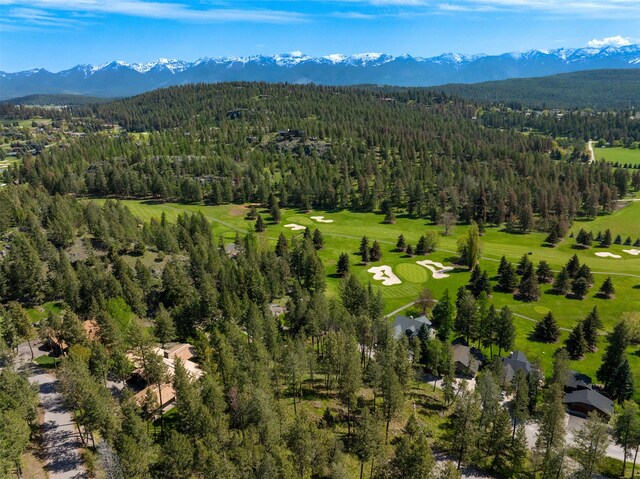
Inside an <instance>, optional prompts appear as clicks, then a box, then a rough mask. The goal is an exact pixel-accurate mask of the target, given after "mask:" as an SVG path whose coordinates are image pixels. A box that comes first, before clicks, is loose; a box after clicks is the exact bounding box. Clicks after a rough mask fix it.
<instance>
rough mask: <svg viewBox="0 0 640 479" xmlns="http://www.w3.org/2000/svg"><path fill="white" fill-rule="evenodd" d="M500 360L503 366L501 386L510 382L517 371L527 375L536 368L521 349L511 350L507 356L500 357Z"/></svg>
mask: <svg viewBox="0 0 640 479" xmlns="http://www.w3.org/2000/svg"><path fill="white" fill-rule="evenodd" d="M501 361H502V365H503V366H504V377H503V381H502V384H503V386H504V385H507V384H510V383H511V381H512V380H513V377H514V376H515V375H516V373H517V372H518V371H522V372H523V373H524V374H525V376H528V375H529V374H531V373H532V372H533V371H534V370H535V368H536V367H535V366H534V365H533V364H531V363H530V362H529V360H528V359H527V356H526V355H525V354H524V353H523V352H522V351H513V352H512V353H511V354H510V355H509V357H508V358H502V359H501Z"/></svg>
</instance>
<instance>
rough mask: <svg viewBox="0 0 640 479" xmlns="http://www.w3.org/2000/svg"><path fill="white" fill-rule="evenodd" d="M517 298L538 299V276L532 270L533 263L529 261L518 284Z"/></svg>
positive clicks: (525, 299)
mask: <svg viewBox="0 0 640 479" xmlns="http://www.w3.org/2000/svg"><path fill="white" fill-rule="evenodd" d="M518 298H519V299H521V300H523V301H527V302H530V301H538V299H540V287H539V286H538V278H537V277H536V275H535V273H534V271H533V263H531V262H529V263H528V264H527V266H526V269H525V271H524V273H523V275H522V279H521V280H520V285H519V286H518Z"/></svg>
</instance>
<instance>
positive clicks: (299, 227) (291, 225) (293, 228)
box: [284, 223, 307, 231]
mask: <svg viewBox="0 0 640 479" xmlns="http://www.w3.org/2000/svg"><path fill="white" fill-rule="evenodd" d="M284 227H285V228H291V231H300V230H306V229H307V227H306V226H302V225H297V224H295V223H289V224H288V225H284Z"/></svg>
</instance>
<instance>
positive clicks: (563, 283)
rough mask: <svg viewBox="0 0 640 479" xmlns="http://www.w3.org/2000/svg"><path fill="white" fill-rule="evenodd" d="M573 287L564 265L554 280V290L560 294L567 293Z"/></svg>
mask: <svg viewBox="0 0 640 479" xmlns="http://www.w3.org/2000/svg"><path fill="white" fill-rule="evenodd" d="M570 287H571V279H570V278H569V274H568V273H567V268H566V267H565V266H563V267H562V268H560V271H559V272H558V274H557V275H556V277H555V279H554V280H553V287H552V289H553V291H555V292H556V293H558V294H567V293H568V292H569V289H570Z"/></svg>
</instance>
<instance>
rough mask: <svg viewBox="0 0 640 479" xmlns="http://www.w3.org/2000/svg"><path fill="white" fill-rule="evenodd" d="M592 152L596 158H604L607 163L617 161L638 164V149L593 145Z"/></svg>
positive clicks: (623, 163)
mask: <svg viewBox="0 0 640 479" xmlns="http://www.w3.org/2000/svg"><path fill="white" fill-rule="evenodd" d="M593 152H594V153H595V155H596V160H605V161H608V162H609V163H618V164H619V165H621V166H622V165H625V164H627V165H634V166H635V165H640V150H639V149H637V148H635V149H633V150H632V149H629V148H622V147H614V148H597V147H594V149H593Z"/></svg>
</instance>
